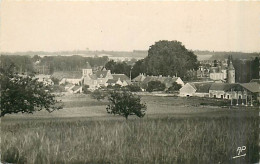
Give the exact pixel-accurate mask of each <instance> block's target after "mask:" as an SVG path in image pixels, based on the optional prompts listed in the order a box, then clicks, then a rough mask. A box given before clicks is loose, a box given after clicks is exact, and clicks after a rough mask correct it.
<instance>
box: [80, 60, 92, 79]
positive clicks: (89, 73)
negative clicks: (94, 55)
mask: <svg viewBox="0 0 260 164" xmlns="http://www.w3.org/2000/svg"><path fill="white" fill-rule="evenodd" d="M82 73H83V76H87V75H92V74H93V73H92V68H91V66H90V64H89V63H88V62H87V67H86V68H85V69H82Z"/></svg>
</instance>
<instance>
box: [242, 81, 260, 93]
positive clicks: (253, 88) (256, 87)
mask: <svg viewBox="0 0 260 164" xmlns="http://www.w3.org/2000/svg"><path fill="white" fill-rule="evenodd" d="M240 85H241V86H242V87H244V88H246V89H247V90H249V91H250V92H253V93H258V92H260V84H259V83H257V82H252V83H244V84H240Z"/></svg>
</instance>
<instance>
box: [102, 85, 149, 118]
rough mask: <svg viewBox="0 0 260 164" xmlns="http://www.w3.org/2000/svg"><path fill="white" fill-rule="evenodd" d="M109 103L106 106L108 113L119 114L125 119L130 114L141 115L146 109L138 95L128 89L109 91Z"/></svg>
mask: <svg viewBox="0 0 260 164" xmlns="http://www.w3.org/2000/svg"><path fill="white" fill-rule="evenodd" d="M108 100H109V102H110V104H109V105H108V106H107V112H108V113H109V114H114V115H120V116H123V117H125V118H126V119H127V118H128V116H130V115H136V116H137V117H143V116H144V115H145V111H146V108H147V107H146V105H145V104H143V103H141V98H140V96H136V95H133V94H132V93H131V92H130V91H126V90H122V91H116V90H114V91H111V92H109V95H108Z"/></svg>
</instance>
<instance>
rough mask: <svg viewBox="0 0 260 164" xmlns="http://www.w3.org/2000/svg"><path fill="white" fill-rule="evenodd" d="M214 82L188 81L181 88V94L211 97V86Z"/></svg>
mask: <svg viewBox="0 0 260 164" xmlns="http://www.w3.org/2000/svg"><path fill="white" fill-rule="evenodd" d="M212 84H213V83H212V82H191V83H186V84H185V85H184V86H183V87H182V88H181V89H180V96H182V97H184V96H185V97H189V96H198V97H209V88H210V87H211V85H212Z"/></svg>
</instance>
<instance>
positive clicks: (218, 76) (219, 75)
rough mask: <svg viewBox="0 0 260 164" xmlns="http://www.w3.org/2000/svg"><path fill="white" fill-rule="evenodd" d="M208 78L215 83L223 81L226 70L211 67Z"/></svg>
mask: <svg viewBox="0 0 260 164" xmlns="http://www.w3.org/2000/svg"><path fill="white" fill-rule="evenodd" d="M209 78H210V79H212V80H216V81H223V82H224V81H225V80H226V78H227V70H226V68H222V67H211V68H210V73H209Z"/></svg>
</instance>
